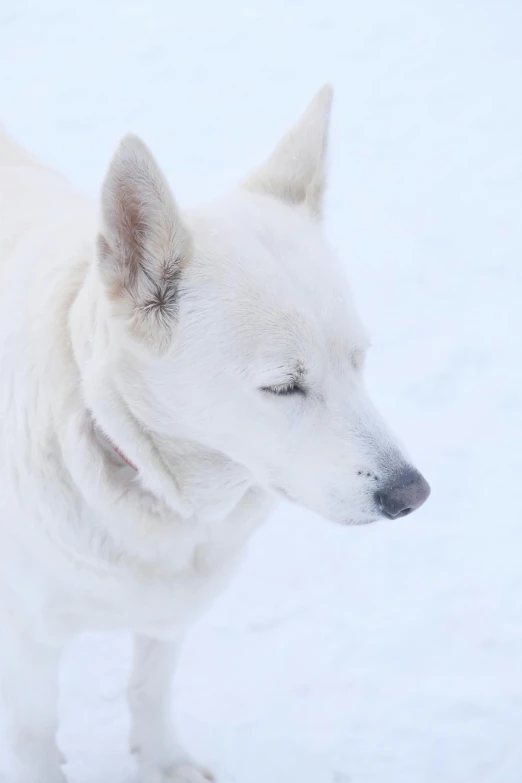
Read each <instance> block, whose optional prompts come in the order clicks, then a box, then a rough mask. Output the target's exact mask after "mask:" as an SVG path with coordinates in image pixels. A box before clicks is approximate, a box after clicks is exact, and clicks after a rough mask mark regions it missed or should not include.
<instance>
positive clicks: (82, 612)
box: [41, 492, 271, 638]
mask: <svg viewBox="0 0 522 783" xmlns="http://www.w3.org/2000/svg"><path fill="white" fill-rule="evenodd" d="M270 508H271V501H270V500H268V499H267V498H266V496H265V495H264V493H261V492H258V493H256V492H250V493H249V495H248V497H246V498H245V499H244V501H243V502H242V503H240V504H239V505H238V507H237V508H236V509H235V510H234V511H233V512H232V513H231V514H230V515H229V516H228V517H227V518H226V519H224V520H222V521H221V522H217V523H212V524H207V525H204V526H201V527H195V528H194V529H191V527H190V525H186V526H183V527H182V528H178V529H173V530H171V531H167V532H165V534H164V535H163V536H160V537H158V539H157V552H156V554H154V553H151V552H150V551H149V553H148V555H147V556H141V555H140V554H139V552H137V551H136V549H134V550H133V551H130V550H125V549H123V548H122V549H121V550H119V549H117V548H112V549H111V550H110V551H107V550H105V552H102V551H101V550H100V549H99V547H98V544H97V543H96V542H95V541H93V540H92V539H91V541H89V542H88V541H87V540H81V541H76V542H75V543H76V545H75V547H74V551H72V550H71V548H70V547H61V546H60V545H58V546H57V547H56V549H55V551H54V552H53V555H52V562H51V560H49V561H48V562H47V564H46V565H49V566H51V568H50V569H47V568H46V569H45V570H46V573H45V575H44V581H47V579H49V578H50V574H49V571H50V570H52V571H53V572H54V574H55V575H57V576H56V577H55V579H53V582H52V583H48V584H47V585H45V587H46V589H45V595H46V599H45V602H44V605H43V606H42V607H41V608H42V614H43V615H44V616H46V617H47V619H48V621H49V622H50V625H51V627H52V628H53V632H54V633H55V634H56V635H59V636H65V637H66V636H68V635H70V634H72V633H76V632H78V631H82V630H86V629H111V628H130V629H132V630H134V631H136V632H139V633H143V634H148V635H151V636H157V637H160V638H169V637H170V636H172V635H176V634H177V633H179V630H180V628H183V627H185V626H186V625H188V624H190V623H191V622H192V621H193V620H194V619H195V617H197V615H198V614H199V613H200V612H201V611H202V609H204V608H205V607H206V606H207V605H208V604H209V602H211V601H212V600H213V599H214V598H215V597H216V596H217V595H218V594H219V592H220V591H221V590H222V589H223V588H224V587H225V586H226V584H227V583H228V581H229V579H230V577H231V575H232V574H233V573H234V570H235V567H236V566H237V564H238V562H239V561H240V560H241V554H242V552H243V551H244V548H245V545H246V543H247V541H248V539H249V538H250V536H251V534H252V533H253V532H254V530H255V529H256V528H257V527H258V526H259V524H260V523H261V522H262V521H263V519H264V518H265V517H266V515H267V513H268V512H269V511H270ZM92 529H93V530H96V525H95V524H94V521H93V525H92ZM58 544H59V542H58ZM86 545H88V546H86ZM100 546H101V547H102V548H103V542H100Z"/></svg>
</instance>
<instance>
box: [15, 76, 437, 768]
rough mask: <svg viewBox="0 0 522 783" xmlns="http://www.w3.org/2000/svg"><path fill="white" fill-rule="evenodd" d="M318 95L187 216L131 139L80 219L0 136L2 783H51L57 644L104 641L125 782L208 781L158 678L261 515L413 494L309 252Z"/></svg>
mask: <svg viewBox="0 0 522 783" xmlns="http://www.w3.org/2000/svg"><path fill="white" fill-rule="evenodd" d="M331 100H332V91H331V88H329V87H325V88H323V90H321V91H320V92H319V94H318V95H317V96H316V97H315V99H314V100H313V101H312V103H311V104H310V106H309V107H308V109H307V111H306V113H305V114H304V115H303V117H302V119H301V120H300V122H299V123H298V124H297V125H296V126H295V127H294V128H293V129H292V130H291V131H290V133H289V134H288V135H287V136H286V137H285V139H284V140H283V141H282V142H281V144H280V145H279V146H278V147H277V149H276V150H275V152H274V153H273V155H272V156H271V157H270V158H269V159H268V161H267V162H266V163H265V164H263V165H262V166H261V167H260V168H259V169H258V170H257V171H256V172H254V173H253V174H252V175H251V176H249V177H247V178H246V179H245V181H244V182H243V183H242V184H241V185H240V186H238V187H237V188H235V189H234V190H232V191H231V192H230V193H228V194H226V195H225V196H224V197H223V198H221V199H219V200H218V201H216V202H214V203H212V204H210V205H207V206H205V207H202V208H201V209H198V210H195V211H193V212H190V213H184V214H182V213H181V212H180V211H179V209H178V207H177V205H176V203H175V200H174V198H173V196H172V194H171V191H170V188H169V186H168V184H167V182H166V181H165V179H164V177H163V174H162V173H161V170H160V168H159V167H158V165H157V163H156V162H155V160H154V158H153V157H152V155H151V153H150V152H149V151H148V149H147V148H146V146H145V145H144V144H143V142H141V141H140V140H139V139H137V138H135V137H133V136H128V137H126V138H125V139H124V140H123V142H122V143H121V145H120V147H119V148H118V150H117V151H116V154H115V156H114V159H113V161H112V163H111V164H110V166H109V169H108V173H107V176H106V179H105V182H104V184H103V188H102V194H101V200H100V212H99V214H97V210H96V206H95V205H92V204H91V203H90V202H89V201H88V200H86V199H84V198H83V197H82V196H80V195H79V194H77V193H76V192H75V191H74V189H73V188H72V187H71V186H70V185H69V184H68V183H67V182H65V181H64V180H63V179H62V178H61V177H59V176H58V175H57V174H55V173H54V172H52V171H50V170H48V169H46V168H45V167H43V166H42V165H40V164H39V163H38V162H37V161H35V160H34V159H33V158H31V157H30V156H29V155H28V154H27V153H26V152H25V151H24V150H22V149H21V148H20V147H19V146H18V145H17V144H16V143H15V142H14V141H12V140H11V139H10V138H9V137H8V136H7V134H5V133H1V134H0V252H1V259H0V296H1V307H0V357H1V367H2V379H1V384H0V422H1V425H0V426H1V428H2V431H1V438H0V470H1V476H2V500H3V502H2V509H1V510H0V627H1V629H2V630H1V649H0V655H1V665H0V682H1V688H2V701H3V707H4V709H5V712H6V716H7V729H8V735H9V738H10V749H11V751H12V756H13V758H12V759H11V762H10V763H11V765H12V766H11V769H12V770H14V772H12V773H11V774H10V777H9V780H11V781H14V783H62V782H63V781H64V780H65V778H64V774H63V771H62V768H61V763H60V754H59V751H58V749H57V747H56V738H55V735H56V729H57V672H58V665H59V657H60V649H61V647H62V645H63V643H64V642H65V641H66V640H67V639H69V638H70V637H71V636H72V635H73V634H75V633H77V632H79V631H81V630H83V629H100V628H116V627H124V628H129V629H130V630H131V631H133V632H134V633H135V634H136V652H135V663H134V671H133V674H132V678H131V683H130V688H129V703H130V709H131V713H132V738H131V741H132V747H133V749H134V750H135V752H136V754H137V757H138V763H139V767H140V772H141V780H142V783H167V781H171V783H173V782H174V781H176V783H203V781H206V780H208V779H210V774H209V773H207V772H206V771H205V770H203V769H201V768H200V767H198V766H197V765H195V764H193V762H192V761H191V760H190V759H189V758H188V757H187V754H186V753H185V752H184V750H183V749H182V748H181V747H180V745H179V743H178V742H177V741H176V738H175V736H174V733H173V731H172V729H171V726H170V721H169V719H168V706H169V705H168V699H167V694H168V692H169V683H170V680H171V678H172V676H173V670H174V663H175V658H176V654H177V650H178V649H179V645H180V644H181V641H182V639H183V636H184V634H185V632H186V630H187V628H188V627H189V626H190V623H191V622H193V620H194V618H196V617H197V616H198V614H199V612H200V611H201V609H202V608H203V607H204V606H205V605H206V604H207V603H208V601H210V600H212V598H213V597H214V596H215V595H216V594H217V593H218V592H219V590H220V589H221V588H222V587H223V585H224V584H226V583H227V581H228V580H229V578H230V576H231V574H232V573H233V570H234V567H235V565H236V563H237V561H238V559H239V557H240V555H241V552H242V551H243V549H244V546H245V544H246V542H247V541H248V539H249V537H250V536H251V534H252V533H253V532H254V531H255V530H256V528H257V527H258V526H259V525H260V524H261V523H262V521H263V520H264V519H265V518H266V516H267V514H268V513H269V512H270V510H271V508H272V506H273V504H274V502H276V501H277V499H278V497H281V496H283V497H286V498H290V499H291V500H292V501H294V502H297V503H300V504H302V505H303V506H306V507H308V508H310V509H313V510H314V511H316V512H318V513H319V514H321V515H323V516H324V517H327V518H329V519H331V520H334V521H337V522H340V523H343V524H350V523H353V524H362V523H366V522H369V521H371V520H373V519H375V518H376V517H378V516H382V515H383V514H384V515H387V516H398V515H400V514H401V513H407V512H408V511H410V510H412V509H413V508H415V507H416V506H418V505H420V503H421V502H422V501H423V500H424V499H425V497H426V496H427V492H428V490H427V485H426V484H425V482H424V480H423V479H422V477H420V475H419V474H417V473H416V472H414V471H412V470H411V468H410V467H409V466H408V464H407V461H406V460H405V458H404V457H403V455H402V454H401V452H400V450H399V448H398V447H397V445H396V444H395V442H394V440H393V437H392V436H391V435H390V433H389V432H388V430H387V428H386V426H385V424H384V423H383V421H382V420H381V418H380V417H379V415H378V414H377V412H376V411H375V409H374V408H373V406H372V404H371V402H370V400H369V398H368V396H367V394H366V392H365V389H364V382H363V365H364V356H365V353H366V350H367V347H368V337H367V335H366V332H365V330H364V328H363V326H362V324H361V322H360V320H359V317H358V315H357V313H356V310H355V307H354V305H353V302H352V298H351V295H350V292H349V290H348V287H347V283H346V281H345V278H344V275H343V273H342V269H341V267H340V266H339V264H338V262H337V260H336V257H335V254H334V252H333V251H332V249H331V248H330V246H329V245H328V242H327V241H326V239H325V237H324V234H323V229H322V221H321V216H322V205H323V195H324V189H325V183H326V149H327V138H328V122H329V117H330V108H331ZM119 454H123V455H125V458H126V461H124V460H123V459H121V457H120V456H119ZM132 465H134V466H135V467H136V470H134V469H133V467H132ZM405 476H407V477H408V478H405ZM392 496H393V498H392V499H393V500H394V503H395V505H392V503H391V501H390V497H392Z"/></svg>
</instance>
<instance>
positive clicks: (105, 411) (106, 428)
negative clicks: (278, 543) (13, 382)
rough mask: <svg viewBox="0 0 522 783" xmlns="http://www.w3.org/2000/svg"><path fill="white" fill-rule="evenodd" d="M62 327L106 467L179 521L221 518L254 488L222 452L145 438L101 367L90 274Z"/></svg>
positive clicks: (104, 342)
mask: <svg viewBox="0 0 522 783" xmlns="http://www.w3.org/2000/svg"><path fill="white" fill-rule="evenodd" d="M69 328H70V335H71V344H72V348H73V353H74V358H75V363H76V366H77V369H78V372H79V375H80V378H81V387H82V399H83V400H84V402H85V407H86V411H85V414H86V418H87V419H88V420H90V421H91V428H90V429H91V430H92V439H93V445H94V446H95V448H96V449H99V450H100V452H101V453H102V455H103V458H104V459H105V460H106V461H107V465H108V468H109V469H112V470H113V469H114V468H115V466H116V468H118V467H119V468H122V470H125V471H127V472H128V476H127V474H125V476H124V478H125V479H126V480H128V481H129V482H132V483H133V484H134V485H135V486H136V485H138V486H139V485H141V486H142V487H143V489H144V490H145V491H147V492H149V493H151V494H152V495H155V496H156V497H158V498H159V499H161V500H162V501H163V502H164V503H165V504H166V505H167V506H168V507H169V508H170V509H171V510H172V512H173V513H175V514H178V515H180V516H182V517H185V518H191V517H197V518H199V519H219V518H223V517H224V516H226V515H228V514H229V513H230V511H231V510H232V509H233V508H235V507H236V506H237V504H238V503H239V502H240V501H241V499H242V498H243V496H244V495H245V493H246V492H248V490H249V489H251V488H252V487H253V486H254V484H255V482H254V479H253V477H252V474H251V473H250V472H249V471H248V470H247V469H246V468H244V467H243V466H242V465H239V464H237V463H235V462H233V461H232V460H230V459H229V458H228V457H226V456H225V455H224V454H221V453H219V452H215V451H212V450H210V449H208V448H206V447H205V446H203V445H200V444H195V443H193V442H188V441H187V440H186V439H183V438H172V437H169V438H165V437H162V436H161V435H159V434H158V433H154V432H151V431H150V429H149V428H147V427H146V426H145V425H144V424H143V423H142V422H141V421H140V419H139V414H138V413H137V411H135V410H132V409H131V406H130V403H129V401H127V400H126V399H125V398H124V393H123V391H122V389H121V388H120V384H119V383H118V376H117V374H116V371H117V367H116V362H117V359H115V358H114V357H109V361H107V354H108V352H109V350H110V349H109V348H108V342H109V341H108V334H107V330H106V328H105V318H104V312H103V307H102V306H101V303H100V297H99V292H98V289H97V286H96V279H95V275H94V274H93V270H92V269H91V270H90V273H88V275H87V277H86V279H85V280H84V283H83V286H82V287H81V290H80V291H79V292H78V295H77V298H76V301H75V303H74V305H73V307H72V309H71V312H70V319H69Z"/></svg>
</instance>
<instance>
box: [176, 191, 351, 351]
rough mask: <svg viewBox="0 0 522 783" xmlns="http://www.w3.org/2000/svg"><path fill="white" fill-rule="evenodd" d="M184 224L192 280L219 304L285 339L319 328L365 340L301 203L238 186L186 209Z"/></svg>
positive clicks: (338, 272)
mask: <svg viewBox="0 0 522 783" xmlns="http://www.w3.org/2000/svg"><path fill="white" fill-rule="evenodd" d="M190 228H191V230H192V233H193V236H194V248H195V256H194V270H193V271H194V284H195V286H198V285H200V284H201V283H203V287H204V288H205V289H206V290H207V291H209V290H211V291H212V292H213V295H214V297H215V301H219V306H220V307H227V308H229V310H230V312H231V313H237V314H239V316H240V317H244V315H245V313H248V318H249V320H250V322H251V323H252V324H256V326H257V328H259V329H264V328H266V327H267V326H268V325H270V328H271V330H272V333H273V331H274V329H277V328H278V327H279V328H280V329H281V331H282V332H283V333H285V334H286V335H287V336H288V339H293V338H294V337H295V335H301V336H304V335H309V336H310V337H311V336H313V334H314V333H315V332H317V331H320V332H321V335H322V336H323V337H324V338H325V339H327V340H328V341H334V343H335V344H336V345H339V344H340V343H342V342H343V340H344V341H346V339H349V341H350V343H359V342H360V343H364V342H365V341H366V337H365V334H364V327H363V326H362V324H361V322H360V319H359V317H358V314H357V312H356V310H355V306H354V304H353V301H352V296H351V291H350V289H349V286H348V281H347V279H346V276H345V274H344V272H343V269H342V267H341V266H340V264H339V262H338V260H337V257H336V254H335V253H334V251H333V250H332V248H331V246H330V245H329V243H328V242H327V240H326V238H325V237H324V233H323V230H322V227H321V225H320V224H319V223H318V222H317V221H316V220H315V219H314V218H313V217H312V216H310V215H309V214H308V213H307V212H306V211H305V210H300V209H297V208H295V207H290V206H288V205H286V204H280V203H279V202H277V201H275V200H274V199H270V198H267V197H259V196H257V197H256V196H252V195H251V194H246V195H243V194H242V193H240V194H235V195H234V196H232V197H229V198H227V199H224V200H222V201H220V202H219V203H217V204H214V205H212V208H210V207H208V208H207V209H206V210H204V211H198V213H193V215H192V216H191V217H190Z"/></svg>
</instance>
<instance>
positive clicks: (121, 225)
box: [98, 136, 191, 351]
mask: <svg viewBox="0 0 522 783" xmlns="http://www.w3.org/2000/svg"><path fill="white" fill-rule="evenodd" d="M101 213H102V214H101V218H102V219H101V229H100V233H99V236H98V260H99V268H100V272H101V277H102V280H103V281H104V283H105V285H106V289H107V293H108V295H109V299H110V301H111V305H112V308H113V312H114V314H115V315H116V316H118V317H120V318H123V319H124V320H125V323H126V326H127V328H128V330H129V332H130V333H131V335H132V336H133V337H135V338H137V339H139V340H141V341H143V342H145V343H146V344H147V345H148V346H151V347H152V348H153V349H154V350H155V351H164V350H165V349H166V348H167V347H168V345H169V344H170V339H171V336H172V328H173V325H174V323H175V319H176V312H177V296H178V289H179V280H180V277H181V274H182V271H183V269H184V267H185V266H186V264H187V263H188V261H189V259H190V256H191V238H190V235H189V233H188V231H187V229H186V228H185V226H184V224H183V222H182V220H181V217H180V215H179V210H178V208H177V205H176V203H175V201H174V198H173V196H172V194H171V192H170V189H169V186H168V184H167V182H166V180H165V178H164V176H163V174H162V172H161V170H160V168H159V166H158V164H157V163H156V161H155V159H154V157H153V156H152V154H151V152H150V151H149V150H148V148H147V147H146V146H145V144H144V143H143V142H142V141H141V140H140V139H138V138H137V137H135V136H127V137H125V139H124V140H123V141H122V143H121V144H120V147H119V148H118V150H117V151H116V154H115V156H114V159H113V161H112V163H111V165H110V167H109V170H108V172H107V176H106V178H105V182H104V184H103V188H102V198H101Z"/></svg>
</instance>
